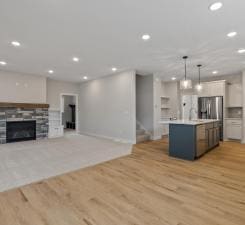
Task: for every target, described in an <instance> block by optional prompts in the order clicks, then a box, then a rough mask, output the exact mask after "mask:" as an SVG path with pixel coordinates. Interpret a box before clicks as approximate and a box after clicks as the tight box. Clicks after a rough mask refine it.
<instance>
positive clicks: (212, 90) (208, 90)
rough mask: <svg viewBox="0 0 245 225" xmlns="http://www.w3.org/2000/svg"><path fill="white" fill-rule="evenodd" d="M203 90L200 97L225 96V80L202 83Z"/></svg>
mask: <svg viewBox="0 0 245 225" xmlns="http://www.w3.org/2000/svg"><path fill="white" fill-rule="evenodd" d="M202 87H203V88H202V90H201V91H200V92H199V94H198V95H199V97H210V96H224V95H225V81H224V80H221V81H212V82H204V83H202Z"/></svg>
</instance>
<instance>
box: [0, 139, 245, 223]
mask: <svg viewBox="0 0 245 225" xmlns="http://www.w3.org/2000/svg"><path fill="white" fill-rule="evenodd" d="M167 149H168V142H167V140H166V139H164V140H160V141H153V142H146V143H141V144H137V145H135V146H134V148H133V153H132V154H131V155H129V156H126V157H122V158H119V159H116V160H112V161H109V162H106V163H103V164H100V165H97V166H94V167H90V168H86V169H81V170H78V171H76V172H72V173H68V174H64V175H61V176H58V177H55V178H51V179H47V180H44V181H42V182H38V183H34V184H31V185H27V186H24V187H21V188H18V189H14V190H10V191H7V192H3V193H0V225H33V224H35V225H57V224H59V225H68V224H69V225H115V224H117V225H207V224H208V225H244V224H245V146H244V145H241V144H239V143H235V142H225V143H222V144H221V145H220V147H218V148H216V149H215V150H213V151H211V152H209V153H208V154H206V155H205V156H204V157H202V158H200V159H199V160H197V161H195V162H189V161H183V160H179V159H174V158H171V157H169V156H168V150H167Z"/></svg>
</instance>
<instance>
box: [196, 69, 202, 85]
mask: <svg viewBox="0 0 245 225" xmlns="http://www.w3.org/2000/svg"><path fill="white" fill-rule="evenodd" d="M201 66H202V65H197V67H198V74H199V85H200V84H201Z"/></svg>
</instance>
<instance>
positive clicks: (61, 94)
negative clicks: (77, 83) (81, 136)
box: [60, 93, 79, 133]
mask: <svg viewBox="0 0 245 225" xmlns="http://www.w3.org/2000/svg"><path fill="white" fill-rule="evenodd" d="M63 96H73V97H75V98H76V133H79V118H78V117H79V113H78V107H79V106H78V94H75V93H60V125H61V126H62V97H63Z"/></svg>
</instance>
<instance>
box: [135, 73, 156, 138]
mask: <svg viewBox="0 0 245 225" xmlns="http://www.w3.org/2000/svg"><path fill="white" fill-rule="evenodd" d="M153 106H154V102H153V75H148V76H140V75H137V76H136V119H137V121H138V122H139V123H140V124H141V125H142V126H143V128H144V129H145V130H146V131H147V132H149V133H150V134H151V136H152V135H153V131H154V121H153V120H154V111H153V110H154V109H153Z"/></svg>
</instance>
